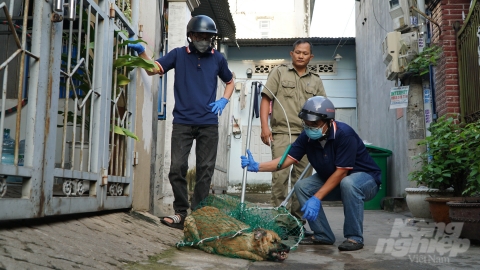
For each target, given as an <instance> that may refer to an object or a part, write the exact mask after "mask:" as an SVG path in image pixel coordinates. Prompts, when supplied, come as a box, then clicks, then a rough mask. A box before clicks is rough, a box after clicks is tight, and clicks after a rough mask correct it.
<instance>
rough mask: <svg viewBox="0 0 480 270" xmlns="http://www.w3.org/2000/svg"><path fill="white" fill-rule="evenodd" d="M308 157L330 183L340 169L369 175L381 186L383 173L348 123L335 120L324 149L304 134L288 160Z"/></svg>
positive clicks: (291, 150) (316, 169)
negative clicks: (332, 176)
mask: <svg viewBox="0 0 480 270" xmlns="http://www.w3.org/2000/svg"><path fill="white" fill-rule="evenodd" d="M305 154H306V155H307V157H308V160H309V161H310V163H311V164H312V167H313V168H314V169H315V171H317V173H318V175H319V176H320V178H321V179H323V180H325V181H326V180H327V179H328V178H329V177H330V176H331V175H332V174H333V173H334V172H335V170H336V169H337V168H341V169H347V170H349V172H348V175H350V174H352V173H356V172H365V173H368V174H370V175H371V176H372V177H373V178H375V181H376V182H377V184H378V185H380V184H381V170H380V167H378V166H377V164H376V163H375V161H373V159H372V157H371V156H370V154H369V153H368V151H367V148H366V147H365V145H364V144H363V141H362V140H361V139H360V137H359V136H358V135H357V133H356V132H355V131H354V130H353V129H352V128H351V127H350V126H349V125H347V124H345V123H342V122H338V121H333V123H332V126H331V127H330V129H329V131H328V134H327V141H326V143H325V146H324V147H322V145H321V144H320V141H319V140H312V139H310V138H309V137H308V136H307V134H305V131H303V132H302V133H301V134H300V136H299V137H298V138H297V140H296V141H295V142H294V143H293V144H292V148H291V149H290V152H289V157H290V158H293V159H294V160H296V161H299V160H301V159H302V157H303V156H304V155H305Z"/></svg>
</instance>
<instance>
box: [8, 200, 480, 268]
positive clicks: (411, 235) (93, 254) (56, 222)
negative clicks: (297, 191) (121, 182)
mask: <svg viewBox="0 0 480 270" xmlns="http://www.w3.org/2000/svg"><path fill="white" fill-rule="evenodd" d="M324 208H325V212H326V215H327V218H328V220H329V222H330V224H331V227H332V230H333V232H334V234H335V236H336V238H337V240H336V242H335V244H334V245H332V246H299V248H298V249H297V250H294V251H291V252H290V254H289V257H288V259H287V260H285V261H284V262H282V263H277V262H263V261H262V262H252V261H248V260H243V259H234V258H227V257H223V256H220V255H213V254H207V253H205V252H203V251H201V250H198V249H194V248H191V247H182V248H180V249H177V248H176V247H175V243H176V242H177V241H179V240H180V239H181V238H182V236H183V233H182V231H180V230H176V229H172V228H169V227H167V226H164V225H162V224H161V223H160V222H159V219H158V218H157V217H155V216H152V215H150V214H148V213H145V212H132V211H128V210H125V211H114V212H105V213H92V214H84V215H70V216H62V217H50V218H43V219H33V220H23V221H8V222H1V223H0V269H250V270H253V269H302V270H307V269H389V270H391V269H409V270H416V269H480V262H479V259H478V258H480V246H478V245H474V244H472V243H468V245H467V243H466V242H465V241H463V242H462V241H461V239H455V238H454V239H453V241H452V240H449V241H447V242H448V243H445V244H442V245H440V244H439V242H441V241H436V240H434V239H433V238H434V237H433V238H424V237H422V238H421V240H422V241H421V245H420V246H419V248H416V247H415V246H414V245H413V244H412V242H411V240H412V239H415V235H419V234H418V233H421V235H428V233H429V232H432V231H431V230H430V229H431V228H430V227H429V224H427V223H424V222H416V223H415V222H414V220H413V219H412V218H411V217H410V213H409V212H404V213H391V212H385V211H382V210H368V211H365V221H364V237H365V247H364V248H363V249H362V250H358V251H353V252H340V251H339V250H338V248H337V247H338V245H339V244H340V243H341V242H343V241H344V240H345V239H344V238H343V220H344V218H343V208H342V207H341V206H326V207H324ZM429 230H430V231H429ZM437 232H438V230H437V231H434V233H437ZM425 237H426V236H425ZM437 240H438V239H437ZM467 242H468V241H467ZM389 244H391V246H390V247H389V246H388V245H389ZM422 245H423V248H424V249H422V248H421V247H422ZM427 246H428V248H430V250H428V248H427Z"/></svg>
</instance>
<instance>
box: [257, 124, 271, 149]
mask: <svg viewBox="0 0 480 270" xmlns="http://www.w3.org/2000/svg"><path fill="white" fill-rule="evenodd" d="M260 137H261V138H262V142H263V143H264V144H266V145H268V146H270V141H272V142H273V136H272V131H271V130H270V128H269V127H268V126H262V134H260Z"/></svg>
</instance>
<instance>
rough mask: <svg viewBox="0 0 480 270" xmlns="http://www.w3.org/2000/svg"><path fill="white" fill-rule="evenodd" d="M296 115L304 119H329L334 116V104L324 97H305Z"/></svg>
mask: <svg viewBox="0 0 480 270" xmlns="http://www.w3.org/2000/svg"><path fill="white" fill-rule="evenodd" d="M298 117H300V118H301V119H303V120H306V121H312V122H313V121H318V120H330V119H334V118H335V106H333V103H332V102H331V101H330V100H329V99H328V98H326V97H322V96H316V97H311V98H309V99H307V101H306V102H305V104H303V107H302V110H301V111H300V113H298Z"/></svg>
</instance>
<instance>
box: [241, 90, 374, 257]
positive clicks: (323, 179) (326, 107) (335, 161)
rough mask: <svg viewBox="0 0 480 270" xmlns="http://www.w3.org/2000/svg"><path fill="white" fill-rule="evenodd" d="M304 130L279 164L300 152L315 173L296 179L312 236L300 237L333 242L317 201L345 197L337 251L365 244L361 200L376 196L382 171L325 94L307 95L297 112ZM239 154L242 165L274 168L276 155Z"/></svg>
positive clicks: (255, 169) (291, 160)
mask: <svg viewBox="0 0 480 270" xmlns="http://www.w3.org/2000/svg"><path fill="white" fill-rule="evenodd" d="M298 116H299V117H300V118H301V119H302V122H303V127H304V130H303V132H302V133H301V134H300V136H299V137H298V138H297V140H296V141H295V142H294V143H293V145H292V148H291V149H290V151H289V153H288V158H287V159H286V160H285V162H284V163H283V166H282V167H281V169H284V168H287V167H289V166H290V165H292V164H293V163H296V162H299V161H300V160H301V159H302V157H303V156H304V155H307V157H308V160H309V161H310V163H311V164H312V167H313V168H314V169H315V171H316V173H315V174H314V175H312V176H311V177H308V178H305V179H304V180H301V181H298V182H297V183H296V184H295V186H294V190H295V194H296V195H297V198H298V200H299V202H300V204H301V205H302V212H303V213H304V215H303V217H304V218H305V219H307V220H308V221H309V225H310V228H311V229H312V230H313V232H314V235H313V236H312V237H307V238H305V239H303V240H302V241H301V242H300V244H305V245H333V243H335V236H334V234H333V232H332V230H331V229H330V225H329V224H328V221H327V218H326V216H325V213H324V211H323V208H322V206H321V201H322V200H326V201H332V200H334V201H338V200H341V201H342V202H343V209H344V214H345V222H344V226H343V233H344V237H345V238H346V240H345V241H344V242H343V243H342V244H340V245H339V246H338V249H339V250H341V251H353V250H358V249H361V248H363V205H364V202H366V201H369V200H371V199H373V197H375V195H376V194H377V192H378V189H379V186H380V183H381V170H380V168H379V167H378V166H377V164H376V163H375V161H373V159H372V158H371V157H370V155H369V154H368V152H367V149H366V147H365V145H364V144H363V141H362V140H361V139H360V137H359V136H358V135H357V133H356V132H355V131H354V130H353V129H352V128H351V127H350V126H348V125H347V124H345V123H342V122H338V121H335V120H334V119H335V107H334V106H333V104H332V102H331V101H330V100H328V99H327V98H325V97H322V96H316V97H312V98H309V99H308V100H307V101H306V102H305V104H304V105H303V108H302V110H301V111H300V113H299V114H298ZM247 154H248V157H245V156H242V157H241V159H242V167H247V169H248V170H249V171H253V172H272V171H275V170H276V169H277V164H278V162H279V161H280V158H277V159H274V160H271V161H267V162H262V163H258V162H255V160H254V159H253V157H252V155H251V153H250V151H249V150H248V151H247Z"/></svg>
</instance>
